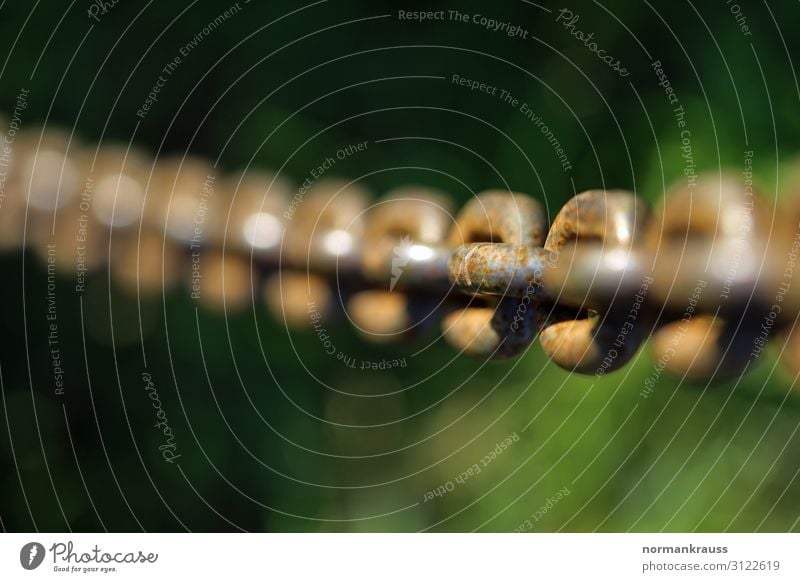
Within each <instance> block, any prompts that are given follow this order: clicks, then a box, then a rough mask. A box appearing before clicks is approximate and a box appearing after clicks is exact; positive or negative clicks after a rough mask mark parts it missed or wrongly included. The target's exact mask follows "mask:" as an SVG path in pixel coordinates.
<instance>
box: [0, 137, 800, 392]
mask: <svg viewBox="0 0 800 582" xmlns="http://www.w3.org/2000/svg"><path fill="white" fill-rule="evenodd" d="M4 169H5V171H4V173H3V176H4V181H3V182H2V190H0V193H2V197H0V201H1V202H2V204H1V205H0V249H2V250H5V251H6V252H8V251H13V250H15V249H21V248H22V246H23V245H27V246H29V247H31V248H32V249H33V250H34V251H35V252H36V253H37V254H38V255H39V256H41V258H42V259H43V260H44V261H45V262H46V263H47V264H48V265H50V264H52V265H53V267H52V268H53V269H56V270H58V271H60V272H61V273H62V274H65V275H70V276H76V277H77V279H78V280H79V281H81V280H82V279H83V277H85V275H86V274H87V273H91V272H92V271H94V270H96V269H99V268H101V267H102V266H103V265H108V267H109V268H110V273H111V278H112V280H113V281H115V282H116V283H118V284H119V285H120V286H122V287H123V288H127V289H135V290H136V292H137V293H138V294H140V295H153V294H158V293H163V292H165V291H168V290H170V289H173V288H175V287H176V286H178V285H179V284H181V283H183V284H184V285H185V287H186V289H187V290H188V292H190V293H192V296H193V297H195V298H196V299H198V300H200V301H201V302H202V303H203V304H204V305H206V306H207V307H209V308H211V309H222V308H223V307H224V308H225V309H226V310H227V311H228V312H230V311H231V310H236V309H244V308H246V307H247V306H248V304H249V301H252V300H253V297H258V296H261V297H263V301H264V302H265V304H266V306H267V307H268V309H269V310H270V311H271V312H272V313H273V315H274V316H275V317H277V318H278V319H279V320H281V321H283V322H285V323H286V324H287V325H289V326H295V327H307V326H308V322H309V309H310V307H309V306H313V312H314V314H315V315H314V316H315V317H319V318H321V319H328V320H330V319H335V318H337V317H339V316H341V315H343V314H346V315H347V316H348V317H349V318H350V320H351V321H352V323H353V324H354V325H356V327H357V328H358V329H359V330H360V332H361V333H362V335H364V337H366V338H367V339H369V340H371V341H376V342H387V341H397V340H400V339H403V338H406V337H408V336H413V335H415V334H416V333H418V332H419V331H420V330H422V329H426V328H429V327H430V326H431V324H433V323H434V322H435V321H440V322H441V330H442V335H443V337H444V338H445V340H446V341H448V342H449V343H450V344H451V345H452V346H453V347H455V348H456V349H458V350H460V351H463V352H465V353H467V354H470V355H473V356H477V357H481V358H492V359H502V358H510V357H515V356H518V355H520V354H522V353H524V352H525V351H526V350H527V349H528V347H529V346H530V344H531V343H532V342H533V340H534V339H535V338H536V337H537V336H538V338H539V340H540V343H541V346H542V348H543V349H544V352H545V353H546V354H547V355H548V356H549V357H550V358H551V359H552V360H553V361H554V362H555V363H556V364H558V365H559V366H561V367H563V368H565V369H567V370H570V371H574V372H578V373H584V374H596V375H603V374H605V373H607V372H611V371H613V370H616V369H618V368H620V367H622V366H623V365H625V364H626V363H627V362H629V361H630V360H631V358H632V357H634V355H635V354H636V353H637V352H638V350H639V348H640V347H641V345H642V344H643V343H644V342H645V340H647V339H648V338H651V342H650V344H651V347H652V350H653V352H654V357H655V358H656V361H657V362H658V366H659V367H660V368H662V369H664V370H666V371H668V372H671V373H673V374H675V375H677V376H679V377H681V378H685V379H687V380H692V381H697V382H706V381H710V380H712V379H713V380H722V379H727V378H732V377H736V376H738V375H740V374H741V373H743V372H744V371H745V370H746V369H747V368H748V367H749V366H750V365H751V364H752V362H753V361H754V360H755V359H756V358H757V357H758V356H759V355H760V354H761V353H762V352H763V350H764V348H765V346H766V344H767V343H768V342H769V341H770V340H773V339H776V338H777V339H779V340H781V341H784V342H785V343H786V349H785V350H784V351H785V357H784V361H785V362H786V363H787V364H788V365H789V366H790V367H791V369H793V370H794V371H800V357H798V354H800V333H798V332H796V331H792V329H793V327H794V323H795V321H796V318H797V314H798V312H800V285H793V275H794V268H795V266H796V262H797V257H798V253H800V230H799V228H800V207H798V206H797V205H788V206H787V207H785V208H781V209H780V210H774V211H773V209H767V208H765V201H764V200H763V199H760V198H758V196H757V195H755V194H754V193H753V192H752V189H750V188H749V187H746V185H745V183H744V182H743V180H742V179H741V178H740V177H738V176H733V177H731V176H727V175H702V176H699V177H697V179H695V180H693V181H691V182H685V183H683V184H682V185H681V186H679V187H677V188H674V189H673V190H671V191H670V192H668V193H667V194H666V195H665V197H664V200H663V201H662V202H661V204H659V205H658V207H657V208H656V209H655V210H654V211H651V210H650V209H649V208H648V206H647V205H646V204H645V202H644V201H643V200H642V199H640V198H638V197H636V196H635V195H634V193H632V192H626V191H619V190H590V191H587V192H584V193H582V194H578V195H577V196H575V197H574V198H572V199H571V200H570V201H569V202H568V203H567V204H566V205H565V206H564V207H563V208H562V209H561V210H560V212H559V213H558V214H557V216H556V217H555V219H554V221H553V223H552V225H551V226H550V227H549V229H548V227H547V218H546V215H545V211H544V209H543V207H542V206H541V204H539V203H538V202H537V201H535V200H533V199H532V198H530V197H528V196H526V195H524V194H518V193H512V192H507V191H491V192H484V193H480V194H478V195H476V196H475V197H474V198H473V199H472V200H471V201H470V202H469V203H468V204H467V205H466V206H464V208H462V209H461V211H460V212H459V213H458V214H457V215H456V216H453V215H452V214H451V204H450V202H449V201H448V199H447V197H446V196H445V195H444V194H442V193H441V192H438V191H434V190H432V189H430V188H423V187H407V188H402V189H399V190H395V191H394V192H391V193H389V194H388V195H387V196H386V197H384V198H383V199H381V200H379V201H378V202H376V203H374V204H372V205H370V202H369V200H370V198H369V195H368V193H367V192H366V191H365V190H364V189H363V188H362V187H361V186H360V185H358V184H353V183H347V182H337V181H331V180H327V179H325V180H321V181H319V182H317V183H315V184H313V185H310V186H309V187H302V188H300V189H296V190H293V189H292V187H291V186H290V185H289V184H287V183H286V182H285V181H284V180H282V179H281V178H279V177H276V176H273V175H269V174H260V173H257V172H246V173H243V174H241V175H239V176H237V177H229V178H226V179H221V180H220V179H217V178H216V171H215V170H214V169H213V167H212V165H211V164H210V163H208V162H205V161H203V160H199V159H196V158H165V159H159V160H158V161H156V162H154V161H152V160H148V159H147V157H146V156H145V155H144V154H141V153H139V152H137V151H131V150H130V149H129V148H123V147H105V146H104V147H102V148H79V147H77V146H76V145H75V143H74V140H72V139H71V138H69V137H68V136H67V135H66V134H62V133H59V132H54V131H50V130H48V131H41V130H39V131H32V130H29V131H26V132H24V133H21V134H20V135H19V136H17V138H16V140H15V143H14V146H13V148H11V149H10V150H9V152H8V153H7V155H6V156H5V158H4ZM54 249H56V252H57V254H58V257H59V260H58V261H53V260H52V256H53V252H54ZM65 255H66V256H65ZM109 263H110V264H109Z"/></svg>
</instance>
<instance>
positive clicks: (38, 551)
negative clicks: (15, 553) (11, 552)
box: [19, 542, 45, 570]
mask: <svg viewBox="0 0 800 582" xmlns="http://www.w3.org/2000/svg"><path fill="white" fill-rule="evenodd" d="M44 554H45V551H44V546H43V545H42V544H40V543H38V542H30V543H27V544H25V545H24V546H22V549H21V550H20V552H19V563H20V564H22V567H23V568H25V569H26V570H35V569H36V568H38V567H39V566H41V565H42V562H43V561H44Z"/></svg>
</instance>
